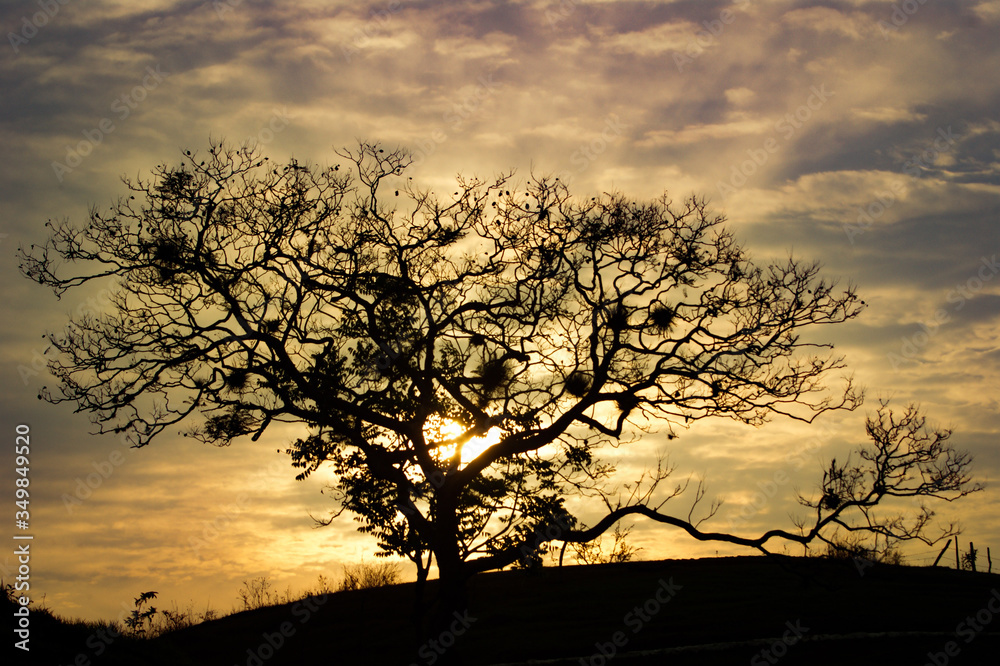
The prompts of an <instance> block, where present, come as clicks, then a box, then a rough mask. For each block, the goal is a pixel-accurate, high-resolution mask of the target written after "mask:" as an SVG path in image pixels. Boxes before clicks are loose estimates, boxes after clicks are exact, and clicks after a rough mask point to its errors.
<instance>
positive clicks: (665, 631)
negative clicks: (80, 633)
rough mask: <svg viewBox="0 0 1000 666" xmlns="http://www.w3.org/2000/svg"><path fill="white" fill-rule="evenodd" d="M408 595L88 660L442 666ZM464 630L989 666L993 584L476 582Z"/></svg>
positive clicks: (679, 654)
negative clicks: (417, 630) (421, 636)
mask: <svg viewBox="0 0 1000 666" xmlns="http://www.w3.org/2000/svg"><path fill="white" fill-rule="evenodd" d="M412 594H413V587H412V584H406V585H397V586H394V587H391V588H383V589H376V590H361V591H357V592H347V593H340V594H335V595H330V596H329V597H327V598H326V599H323V598H314V599H308V600H303V601H300V602H297V603H296V604H289V605H285V606H276V607H271V608H266V609H260V610H257V611H248V612H244V613H239V614H236V615H232V616H229V617H226V618H222V619H220V620H216V621H213V622H209V623H205V624H202V625H198V626H195V627H190V628H188V629H184V630H182V631H178V632H175V633H172V634H169V635H166V636H162V637H160V638H158V639H156V640H154V641H150V642H149V643H143V644H133V643H126V642H124V641H120V642H119V644H117V645H111V646H110V648H111V649H109V650H107V652H106V653H105V654H103V655H101V656H100V657H97V658H92V659H91V660H90V663H92V664H117V663H129V664H150V665H158V664H172V665H177V666H180V665H182V664H190V665H192V666H221V665H225V666H230V665H239V666H262V665H263V664H266V665H267V666H278V665H280V664H296V665H305V666H309V665H311V664H366V665H367V664H393V665H399V664H403V665H409V664H432V663H436V662H438V661H439V657H440V656H441V654H442V652H443V651H444V648H443V647H441V645H429V644H423V645H418V644H417V642H416V640H415V638H414V632H413V630H412V628H411V627H410V625H409V624H408V620H409V611H410V609H411V604H412ZM462 620H463V621H459V620H456V625H455V626H456V629H457V630H458V631H457V633H459V634H460V635H458V636H457V637H455V638H454V643H455V644H454V646H451V643H452V637H451V636H444V637H442V638H441V641H440V642H441V644H446V645H448V646H451V647H450V650H449V652H450V653H455V654H460V655H461V656H462V658H463V663H465V664H467V665H469V666H485V665H487V664H522V663H526V662H527V661H528V660H529V659H530V660H538V661H533V662H532V663H545V664H552V666H569V665H570V664H572V665H574V666H575V665H578V664H581V663H583V664H592V665H593V666H602V665H603V664H604V663H605V661H606V658H607V657H610V656H611V655H614V664H615V665H618V664H621V665H622V666H632V665H634V664H667V663H669V664H672V665H683V664H715V663H718V664H730V663H733V664H735V663H740V664H746V663H750V664H754V665H757V664H761V665H762V664H774V663H778V662H779V661H780V663H781V664H783V665H784V664H797V663H802V664H848V663H849V664H915V665H919V664H924V663H931V664H934V666H943V665H944V664H991V665H992V664H997V663H1000V657H998V655H1000V576H998V575H996V574H992V575H991V574H985V573H979V574H974V573H969V572H959V571H954V570H950V569H931V568H916V567H901V566H889V565H875V566H872V567H870V568H865V569H863V570H861V571H859V568H858V567H857V566H856V565H855V564H854V563H853V562H850V561H847V562H838V561H827V560H819V559H803V558H781V559H780V561H775V560H771V559H768V558H762V557H740V558H715V559H702V560H665V561H659V562H634V563H629V564H620V565H602V566H589V567H564V568H561V569H560V568H551V569H544V570H542V571H540V572H537V573H531V572H522V571H511V572H498V573H492V574H485V575H482V576H480V577H478V578H477V579H475V580H474V581H472V584H471V585H470V609H469V614H468V616H467V617H466V618H463V619H462ZM466 625H467V627H468V628H467V629H466V628H465V627H466ZM74 640H79V638H78V637H77V638H75V639H74ZM64 647H65V648H67V654H70V653H71V654H79V653H80V652H81V650H84V649H85V646H83V645H74V646H71V645H65V644H64ZM949 650H950V651H951V654H948V651H949ZM139 651H141V652H143V653H145V654H142V655H141V656H140V654H139ZM125 653H128V654H127V655H126V654H125ZM929 653H930V654H929ZM89 655H91V656H93V650H90V651H89ZM931 655H934V656H933V659H935V660H936V661H937V663H936V664H935V663H934V661H933V660H932V656H931ZM49 663H52V662H49ZM60 663H66V664H69V663H72V656H69V657H67V658H66V661H65V662H60ZM84 666H85V665H84Z"/></svg>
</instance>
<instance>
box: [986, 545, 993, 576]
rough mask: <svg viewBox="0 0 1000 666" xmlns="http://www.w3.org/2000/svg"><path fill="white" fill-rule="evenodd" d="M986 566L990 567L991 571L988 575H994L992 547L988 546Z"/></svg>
mask: <svg viewBox="0 0 1000 666" xmlns="http://www.w3.org/2000/svg"><path fill="white" fill-rule="evenodd" d="M986 564H988V565H989V566H990V569H989V571H987V572H986V573H993V558H992V557H990V547H989V546H986Z"/></svg>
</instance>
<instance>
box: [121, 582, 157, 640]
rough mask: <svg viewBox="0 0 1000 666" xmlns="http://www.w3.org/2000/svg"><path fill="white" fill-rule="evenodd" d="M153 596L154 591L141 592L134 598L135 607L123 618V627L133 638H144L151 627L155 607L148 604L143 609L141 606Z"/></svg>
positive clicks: (154, 596)
mask: <svg viewBox="0 0 1000 666" xmlns="http://www.w3.org/2000/svg"><path fill="white" fill-rule="evenodd" d="M155 598H156V592H142V593H140V594H139V596H138V597H136V598H135V608H134V609H132V612H131V613H130V614H129V616H128V617H126V618H125V629H126V631H127V632H128V634H129V635H130V636H132V637H133V638H145V637H146V633H147V631H148V630H149V629H152V627H153V621H154V618H155V617H156V613H157V611H156V607H155V606H149V607H148V608H146V609H145V610H143V606H145V605H146V604H147V603H149V602H150V601H152V600H153V599H155Z"/></svg>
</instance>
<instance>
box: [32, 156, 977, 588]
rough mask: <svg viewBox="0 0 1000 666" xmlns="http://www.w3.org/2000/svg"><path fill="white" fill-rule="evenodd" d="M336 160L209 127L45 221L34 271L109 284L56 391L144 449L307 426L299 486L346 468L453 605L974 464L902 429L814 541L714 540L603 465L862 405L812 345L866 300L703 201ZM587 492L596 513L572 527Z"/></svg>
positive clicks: (657, 495)
mask: <svg viewBox="0 0 1000 666" xmlns="http://www.w3.org/2000/svg"><path fill="white" fill-rule="evenodd" d="M339 155H340V156H341V157H342V158H343V159H344V160H345V161H346V162H347V164H348V166H349V167H350V168H348V169H344V170H341V169H340V165H335V166H333V167H329V168H313V167H310V166H306V165H303V164H301V163H299V162H297V161H294V160H293V161H291V162H290V163H288V164H286V165H283V166H282V165H276V164H272V163H270V162H269V161H268V159H267V158H266V157H261V156H260V155H259V153H258V152H257V151H256V150H255V149H253V148H251V147H247V146H244V147H240V148H237V149H233V148H229V147H226V146H224V145H221V144H212V145H211V146H210V147H209V149H208V151H207V154H206V155H198V154H195V153H191V152H190V151H188V152H186V153H185V154H184V157H183V159H182V163H181V164H180V165H178V166H165V165H163V166H159V167H157V169H156V171H155V172H154V174H153V178H152V179H151V180H148V181H146V180H139V181H135V182H133V181H128V180H126V181H125V182H126V185H127V187H128V188H129V189H130V190H131V192H132V194H131V195H130V196H128V197H127V198H122V199H121V200H119V201H118V202H117V203H116V204H115V205H113V206H111V208H110V210H107V211H103V210H98V209H96V208H95V209H94V210H93V211H92V212H91V215H90V220H89V222H88V223H87V224H85V225H84V226H82V227H79V228H78V227H74V226H71V225H70V224H69V223H59V224H55V225H53V224H51V223H50V226H51V227H52V236H51V238H50V239H49V241H48V242H47V243H46V244H45V245H44V246H42V247H34V246H33V247H32V248H30V249H29V250H22V252H21V258H22V262H23V263H22V271H23V272H24V273H25V274H26V275H27V276H28V277H30V278H31V279H33V280H35V281H37V282H39V283H41V284H43V285H47V286H49V287H51V288H52V289H53V290H54V291H55V293H56V294H57V295H61V294H62V293H64V292H65V291H66V290H68V289H71V288H74V287H77V286H80V285H83V284H85V283H88V282H91V281H95V280H111V281H113V283H114V285H115V286H114V289H115V290H116V292H115V295H114V296H113V298H112V299H111V303H112V305H111V311H110V312H108V313H106V314H103V315H99V316H94V315H86V316H84V317H82V318H80V319H78V320H76V321H74V322H73V324H72V326H71V327H70V328H68V329H67V331H66V332H65V333H62V334H50V335H48V339H49V341H50V343H51V345H52V346H53V347H54V348H55V349H56V351H57V352H58V354H56V355H55V356H56V358H55V360H53V361H52V363H51V365H50V368H51V370H52V372H53V373H54V374H55V376H56V378H57V380H58V382H59V386H58V388H56V389H49V388H43V390H42V392H41V394H40V398H43V399H46V400H49V401H51V402H55V403H58V402H63V401H70V402H73V403H75V404H76V405H77V408H78V410H80V411H88V412H90V413H91V414H92V416H93V418H94V421H95V423H96V424H97V429H98V431H100V432H107V431H113V432H122V433H125V434H126V436H127V437H128V438H129V439H130V440H131V441H132V442H133V444H134V445H135V446H137V447H141V446H145V445H146V444H148V443H149V442H150V441H151V440H152V439H154V438H155V437H157V436H158V435H159V434H160V433H162V432H163V431H164V430H165V429H166V428H170V427H173V426H177V425H179V424H181V423H182V422H188V423H190V424H191V425H190V427H189V429H188V430H187V434H189V435H190V436H192V437H195V438H197V439H199V440H202V441H205V442H209V443H212V444H217V445H220V446H226V445H229V444H230V443H231V442H233V441H234V440H236V439H239V438H243V437H249V438H250V439H251V440H257V439H259V438H260V437H261V436H262V435H263V434H264V432H265V431H266V430H267V428H268V427H269V426H270V425H271V424H273V423H276V422H281V421H286V422H296V423H301V424H304V426H305V427H306V428H308V434H306V435H305V436H303V437H302V438H301V439H298V440H297V441H295V442H294V443H292V445H291V446H290V448H289V453H290V454H291V457H292V462H293V464H294V465H295V466H296V467H298V468H299V469H300V470H301V473H300V475H299V478H305V477H306V476H308V475H309V474H310V473H312V472H313V471H315V470H316V469H318V468H319V467H320V466H321V465H327V466H329V467H331V468H332V470H333V471H334V472H335V474H336V479H337V480H336V481H335V483H334V485H333V496H334V498H335V499H336V500H337V501H338V503H339V506H340V507H341V510H347V511H350V512H352V513H354V514H355V516H356V517H357V520H358V521H359V522H360V524H361V526H360V528H359V529H361V530H362V531H364V532H366V533H369V534H372V535H373V536H374V537H375V538H376V540H377V542H378V544H379V546H380V548H381V549H382V551H383V553H385V554H401V555H405V556H407V557H409V558H410V559H411V560H413V561H414V562H415V563H416V564H417V567H418V577H419V578H420V580H423V578H425V577H426V574H427V571H428V569H429V567H430V562H431V557H433V558H434V560H435V561H436V563H437V566H438V570H439V572H440V578H441V590H442V594H443V595H444V598H445V601H446V606H454V605H457V604H461V603H462V602H461V597H462V587H463V584H464V581H465V580H466V579H467V578H468V577H469V576H470V575H473V574H475V573H477V572H480V571H486V570H491V569H498V568H502V567H505V566H508V565H510V564H513V563H515V562H518V561H521V562H524V561H529V560H531V559H532V558H537V557H538V555H539V552H540V551H541V550H542V549H544V548H545V547H546V544H548V543H551V542H553V541H565V542H570V543H586V542H589V541H592V540H593V539H595V538H596V537H598V536H599V535H601V534H602V533H604V532H605V531H606V530H608V529H610V528H611V527H612V526H613V525H614V524H615V523H617V521H619V520H621V519H622V518H625V517H627V516H634V515H642V516H645V517H647V518H649V519H651V520H654V521H658V522H660V523H664V524H666V525H670V526H673V527H677V528H680V529H682V530H684V531H685V532H687V533H688V534H690V535H691V536H692V537H694V538H696V539H701V540H716V541H726V542H730V543H735V544H741V545H745V546H749V547H753V548H758V549H761V550H765V549H766V547H767V544H768V542H769V541H770V540H771V539H784V540H791V541H795V542H799V543H807V542H808V541H810V540H811V539H813V538H817V537H820V536H821V534H822V533H823V531H824V530H825V529H826V528H828V527H829V528H833V527H836V526H837V525H838V524H839V525H841V526H842V527H844V526H846V525H849V523H847V522H842V519H843V517H844V516H846V515H847V514H848V513H849V512H852V511H860V512H861V513H862V515H863V517H872V515H873V514H872V509H873V507H874V506H875V505H876V504H877V503H878V502H879V501H881V500H882V499H883V498H885V497H892V496H908V495H918V496H922V497H927V496H941V495H943V494H946V493H961V494H964V492H967V490H966V488H967V481H968V478H967V476H966V473H965V472H966V469H967V466H968V463H969V459H968V458H967V457H960V456H957V455H953V452H952V451H951V449H949V448H947V447H946V446H944V442H943V440H941V441H939V445H935V446H931V447H928V448H925V449H924V450H923V451H922V452H921V453H920V454H918V455H917V457H916V458H914V459H913V462H912V464H910V463H908V462H906V461H907V460H909V459H900V458H899V457H898V455H897V451H898V446H899V444H900V440H898V439H893V435H892V433H890V432H886V433H882V432H878V433H876V434H877V435H878V438H876V441H875V449H874V451H873V452H872V453H871V455H872V457H871V458H865V457H864V455H865V454H862V458H861V460H862V462H863V463H865V464H866V465H869V467H870V468H871V469H872V470H874V473H875V474H876V477H875V478H874V479H869V478H868V476H866V475H867V474H868V470H869V467H865V468H864V470H865V471H862V470H861V468H854V467H850V466H844V467H837V466H836V465H834V466H832V467H831V470H830V472H829V475H828V478H826V479H825V480H824V482H823V491H824V495H823V497H822V498H820V500H817V501H816V503H815V506H813V505H811V504H807V506H812V508H814V509H815V518H816V520H815V522H814V524H812V526H811V527H807V526H805V525H803V526H802V527H803V530H802V532H801V533H799V534H794V533H789V532H786V531H783V530H772V531H769V532H766V533H765V534H763V535H761V536H758V537H741V536H737V535H730V534H722V533H713V532H707V531H702V530H701V529H700V527H699V526H700V525H701V523H702V522H703V521H704V520H705V518H706V517H710V516H711V515H712V514H713V513H714V512H715V510H716V509H717V508H718V504H717V503H713V504H712V505H711V506H710V507H709V508H708V509H707V511H705V512H703V514H704V515H701V514H698V515H700V517H698V518H695V515H696V505H697V504H698V501H699V500H701V498H702V497H703V495H704V490H703V488H702V487H701V486H699V492H698V493H696V495H695V498H694V502H693V503H692V504H693V506H692V508H691V510H690V511H688V512H687V513H686V515H685V514H683V513H682V514H680V515H675V514H672V513H669V512H666V511H664V506H665V505H666V503H667V501H668V500H671V499H673V498H675V497H677V496H678V495H679V494H680V493H681V492H682V491H683V489H684V488H685V487H686V485H685V484H677V485H676V486H674V487H673V489H672V490H671V489H670V488H662V487H661V486H662V485H664V484H663V482H664V481H665V480H666V479H667V478H668V477H669V475H670V472H671V471H672V468H670V467H667V466H664V465H658V466H657V467H656V469H655V470H653V469H650V470H648V471H647V472H646V473H644V474H643V475H642V478H640V479H638V481H637V482H636V483H634V484H629V486H628V488H629V490H628V492H619V491H618V490H616V487H615V486H613V485H610V483H611V482H612V481H613V474H614V472H615V468H614V466H613V465H612V464H609V463H607V462H604V461H602V460H601V459H600V457H599V456H600V455H601V453H602V449H603V448H604V447H605V446H606V445H611V446H620V445H629V446H641V445H642V442H641V438H640V437H638V436H636V433H641V432H645V431H648V430H650V429H652V428H654V427H657V426H658V427H660V428H662V429H663V430H664V431H665V433H666V435H667V437H668V438H671V439H672V438H675V437H676V435H677V433H678V431H680V430H682V429H684V428H686V427H688V426H689V425H690V424H692V423H694V422H696V421H699V420H702V419H707V418H714V417H723V418H730V419H734V420H737V421H740V422H743V423H746V424H750V425H755V426H759V425H762V424H764V423H766V422H767V421H768V420H770V419H771V418H773V417H776V416H778V417H785V418H792V419H798V420H801V421H806V422H811V421H812V420H813V419H815V418H816V417H817V416H819V415H821V414H824V413H825V412H828V411H831V410H840V409H848V410H849V409H854V408H855V407H857V406H858V405H859V404H860V403H861V400H862V395H861V391H860V390H858V389H857V388H856V387H855V386H854V385H853V384H852V382H851V380H850V378H846V379H845V380H844V382H843V383H842V384H841V385H840V387H839V388H837V389H828V388H827V387H826V380H827V379H828V378H829V377H830V375H831V374H832V373H835V372H837V371H839V370H841V369H842V368H843V367H844V363H843V359H842V358H841V357H839V356H836V355H834V354H832V353H831V352H830V351H829V349H830V347H831V346H830V345H823V344H817V343H816V342H814V341H813V340H812V339H810V340H809V341H805V340H803V338H802V337H801V334H802V333H803V332H805V331H809V332H812V331H813V330H814V329H816V328H818V327H822V326H826V325H830V324H838V323H842V322H845V321H848V320H850V319H852V318H854V317H856V316H857V315H858V314H859V313H860V312H861V310H862V308H863V302H861V301H859V299H858V297H857V295H856V293H855V290H854V289H853V288H851V287H848V288H846V289H838V288H837V286H836V284H835V283H833V282H831V281H828V280H825V279H823V278H821V277H820V275H819V272H820V269H819V266H818V265H817V264H812V263H803V262H800V261H796V260H794V259H791V258H790V259H788V260H787V261H782V262H777V263H755V262H753V261H752V260H751V259H750V257H748V255H747V254H746V252H744V250H743V249H742V248H741V247H740V246H739V245H738V244H737V243H736V242H735V240H734V238H733V236H732V235H731V234H730V233H729V232H728V231H726V229H725V228H724V227H723V222H724V220H723V219H722V218H721V217H718V216H712V215H710V214H709V213H708V210H707V207H706V205H705V202H704V201H703V200H700V199H697V198H690V199H688V200H686V201H684V202H682V203H680V204H679V205H675V204H674V202H672V201H671V200H670V199H669V198H668V197H667V196H666V195H664V196H663V197H661V198H660V199H658V200H656V201H653V202H646V203H642V202H634V201H630V200H629V199H627V198H626V197H624V196H622V195H620V194H605V195H602V196H599V197H587V198H583V199H574V198H573V197H572V196H571V195H570V192H569V190H568V188H567V187H566V185H565V183H563V182H561V181H559V179H558V178H555V179H553V178H534V179H531V180H530V181H529V182H528V183H527V184H518V183H516V182H514V181H513V179H512V175H511V174H501V175H500V176H498V177H496V178H494V179H492V180H489V181H486V180H480V179H476V178H471V179H469V178H461V177H460V178H459V179H458V185H457V187H456V188H455V190H454V191H453V192H452V193H450V194H442V195H435V194H434V193H432V192H428V191H425V190H421V189H419V188H418V187H416V186H415V185H413V183H412V181H411V180H409V179H407V178H406V177H405V176H404V172H405V170H406V168H407V167H408V165H409V164H410V163H411V161H412V160H411V158H410V156H409V154H408V153H406V152H405V151H401V150H395V151H388V152H387V151H386V150H385V149H384V148H382V147H380V146H379V145H373V144H362V145H361V146H360V148H359V150H358V151H356V152H348V151H344V152H341V153H339ZM74 268H76V269H77V270H76V272H75V273H69V274H67V271H68V270H72V269H74ZM908 414H909V412H908ZM894 432H895V431H894ZM487 435H494V436H495V440H494V443H492V444H489V445H486V446H482V445H480V446H478V447H476V446H475V445H476V442H477V441H478V440H477V438H481V437H484V436H487ZM941 465H944V466H945V469H944V470H941V469H940V467H939V466H941ZM871 466H873V467H871ZM900 466H901V467H900ZM903 469H906V470H909V471H911V472H919V473H920V476H919V477H918V478H919V479H921V484H923V485H916V486H914V485H911V482H910V480H909V478H908V477H907V476H905V475H903V474H900V473H898V472H900V471H901V470H903ZM869 482H870V483H869ZM866 484H868V485H866ZM574 495H576V496H582V497H590V498H592V499H594V500H595V501H597V502H598V503H599V505H602V506H604V507H605V509H606V513H605V515H604V517H603V518H601V519H600V520H599V521H597V522H596V523H594V524H593V525H592V526H591V527H589V528H586V529H583V528H579V527H578V525H579V523H578V521H577V519H576V517H575V516H573V515H572V514H571V513H570V512H569V511H568V510H567V508H566V504H565V500H566V498H567V497H570V496H574ZM810 501H811V500H810ZM925 519H929V513H925V514H922V517H921V519H918V522H917V524H916V525H915V526H913V527H912V528H907V530H910V529H912V530H916V532H914V531H906V532H905V534H906V535H909V536H917V532H919V531H920V530H922V529H923V527H924V526H925V525H926V520H925ZM898 527H899V526H898V524H897V523H893V522H891V521H890V522H885V521H882V522H879V521H875V522H872V523H871V524H869V525H867V529H871V530H874V531H876V532H879V531H881V532H894V531H895V530H897V529H898ZM849 529H866V527H865V526H864V525H863V524H861V525H858V526H857V527H850V528H849Z"/></svg>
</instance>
